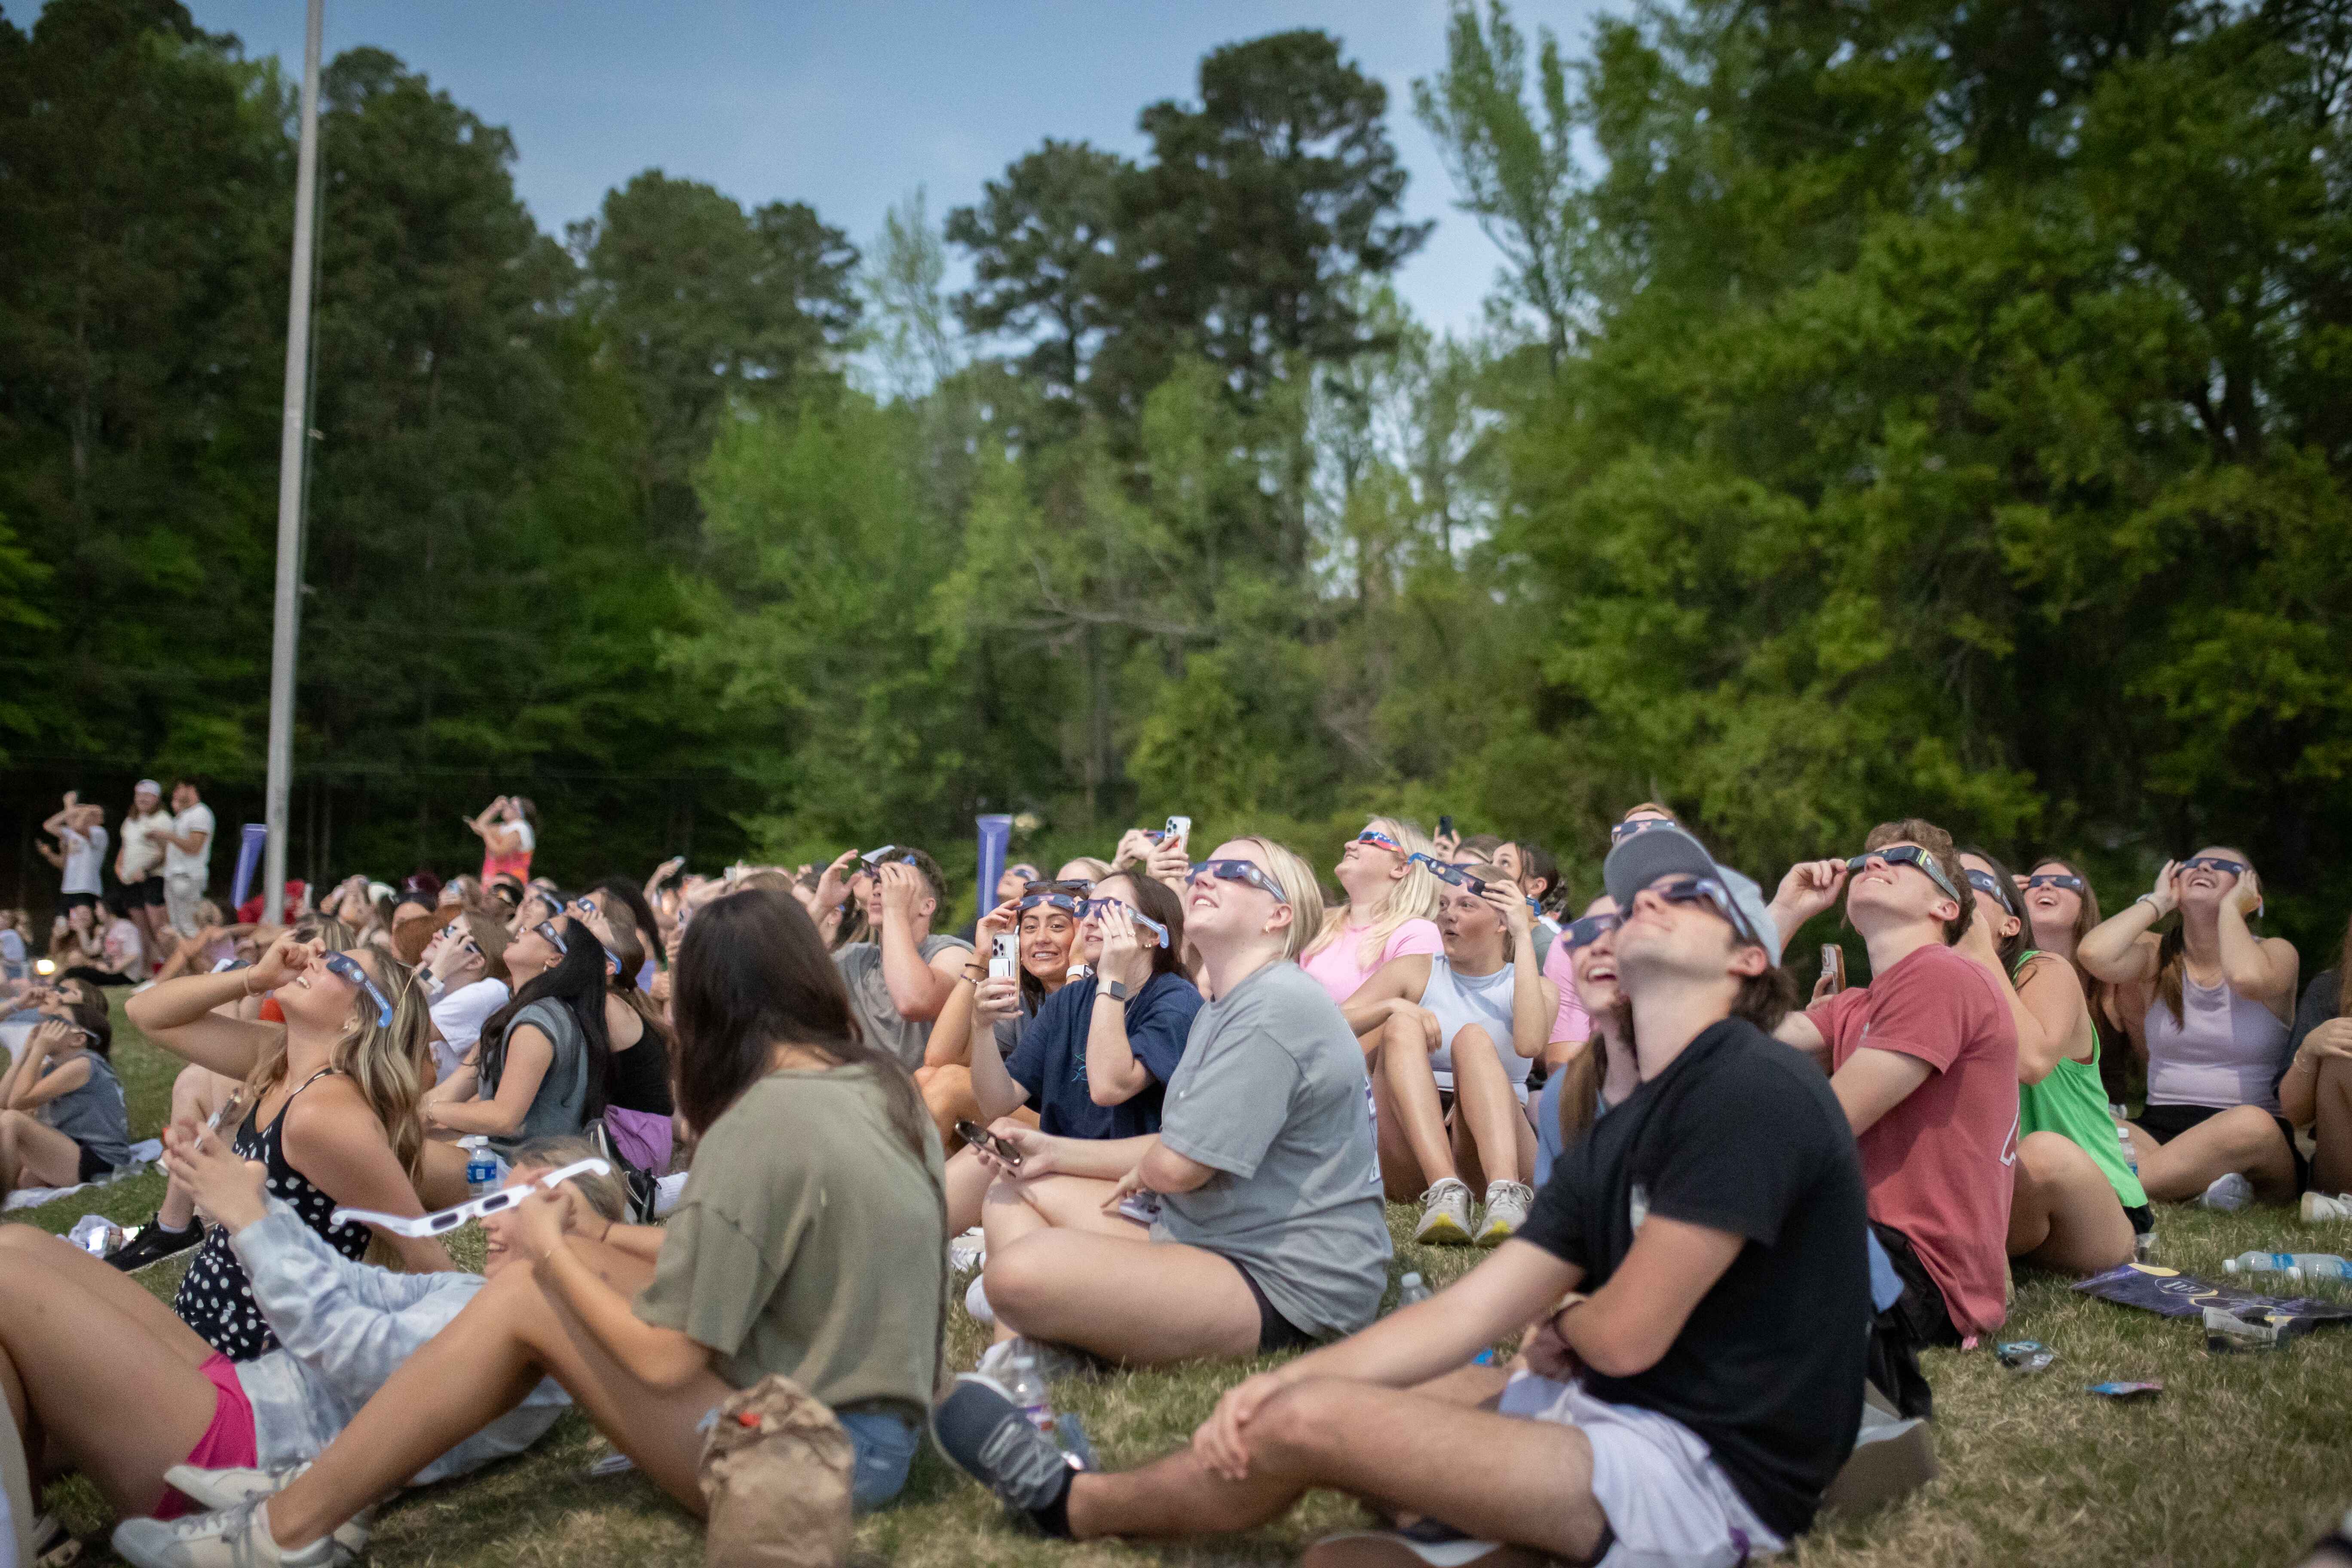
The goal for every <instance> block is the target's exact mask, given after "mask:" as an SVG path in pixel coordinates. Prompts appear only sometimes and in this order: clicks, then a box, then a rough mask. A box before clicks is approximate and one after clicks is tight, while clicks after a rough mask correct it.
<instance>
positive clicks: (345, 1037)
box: [125, 921, 456, 1361]
mask: <svg viewBox="0 0 2352 1568" xmlns="http://www.w3.org/2000/svg"><path fill="white" fill-rule="evenodd" d="M325 927H326V929H328V930H330V931H332V932H333V933H334V940H337V941H341V940H346V933H345V932H344V931H343V928H342V927H341V926H340V925H336V924H335V923H334V922H332V921H328V922H325ZM263 992H270V993H273V994H274V995H273V999H274V1000H275V1001H276V1003H277V1004H278V1012H279V1013H280V1015H281V1016H282V1017H283V1019H284V1021H283V1022H282V1023H275V1024H273V1023H265V1022H262V1021H260V1020H258V1019H254V1020H247V1019H244V1018H238V1017H230V1016H223V1014H222V1013H221V1012H220V1011H219V1009H221V1008H222V1007H223V1006H224V1005H226V1004H232V1003H236V1002H239V1001H241V1000H242V999H243V998H245V997H247V996H249V995H257V994H261V993H263ZM125 1011H126V1012H127V1014H128V1015H129V1016H130V1019H131V1023H133V1024H135V1025H137V1026H139V1028H140V1029H141V1030H142V1032H143V1033H144V1034H145V1035H146V1037H147V1038H148V1039H149V1040H151V1041H152V1042H153V1043H154V1044H155V1045H158V1046H160V1047H163V1049H165V1050H167V1051H170V1052H171V1053H172V1054H173V1055H174V1056H176V1057H180V1058H184V1059H185V1060H187V1061H191V1062H194V1063H195V1064H196V1065H197V1066H199V1067H202V1068H207V1069H209V1070H211V1071H213V1072H216V1073H220V1074H223V1075H225V1076H226V1077H228V1078H232V1079H239V1080H241V1082H240V1087H239V1089H238V1090H237V1092H236V1096H235V1098H234V1102H233V1103H234V1107H235V1108H236V1109H240V1110H242V1111H243V1116H242V1118H241V1120H239V1121H235V1122H233V1123H231V1125H232V1126H233V1127H234V1128H235V1131H234V1133H233V1134H232V1147H233V1148H235V1150H236V1152H237V1154H238V1155H239V1156H241V1157H242V1158H245V1159H248V1160H257V1161H259V1162H261V1163H263V1164H264V1165H266V1166H267V1167H268V1172H269V1181H270V1191H271V1192H273V1193H275V1194H277V1195H278V1197H280V1198H282V1199H284V1200H285V1201H286V1203H287V1204H288V1205H290V1206H291V1207H292V1208H293V1210H294V1212H295V1213H296V1214H298V1215H300V1216H301V1218H302V1220H303V1222H304V1223H305V1224H307V1225H309V1226H310V1227H311V1228H312V1229H313V1230H315V1231H317V1232H318V1233H319V1235H320V1238H321V1239H323V1240H324V1241H325V1242H326V1243H327V1245H328V1246H329V1247H332V1248H333V1249H334V1250H335V1251H336V1252H338V1253H340V1254H341V1256H343V1257H344V1258H350V1259H352V1261H354V1262H356V1261H358V1260H359V1259H360V1258H362V1257H363V1256H364V1255H365V1254H366V1253H367V1251H368V1248H369V1247H370V1245H371V1241H372V1237H371V1236H370V1234H369V1232H368V1230H367V1227H366V1226H359V1225H348V1224H346V1225H338V1224H335V1223H334V1221H333V1212H334V1210H335V1209H336V1208H338V1207H342V1208H362V1209H373V1210H376V1211H378V1212H380V1213H383V1214H394V1215H421V1214H423V1213H424V1212H425V1205H423V1204H422V1203H420V1202H419V1201H418V1199H417V1195H416V1194H417V1192H418V1189H419V1186H420V1184H422V1182H423V1180H424V1164H425V1129H424V1125H423V1123H422V1122H421V1121H419V1120H418V1116H417V1100H418V1099H419V1097H420V1095H421V1093H422V1089H423V1084H422V1081H421V1078H420V1074H421V1073H422V1071H423V1070H424V1064H425V1063H426V1062H428V1061H430V1060H431V1056H430V1049H431V1047H429V1046H428V1045H427V1044H426V1037H425V994H424V988H423V987H421V986H419V985H418V984H416V983H415V979H414V977H413V974H412V972H411V971H410V970H408V969H407V968H406V967H405V966H404V965H403V964H401V963H399V961H398V960H396V959H394V957H393V956H392V955H391V954H390V953H388V952H384V951H383V949H381V948H362V949H359V950H357V951H354V952H331V951H329V947H328V942H327V940H325V939H320V940H317V941H312V942H303V941H301V940H299V937H297V935H296V934H295V933H294V932H292V931H289V932H287V933H286V934H284V935H282V936H280V937H279V938H278V940H277V941H276V942H272V943H271V944H270V947H269V950H268V952H265V953H264V954H263V955H262V957H261V961H260V962H259V963H256V964H254V965H253V966H252V967H251V968H249V969H232V970H228V971H226V972H224V973H219V974H194V975H189V976H187V977H185V978H184V979H179V980H168V981H165V982H164V983H163V984H160V985H157V986H155V987H153V988H152V990H148V991H144V992H142V993H141V994H138V995H136V996H133V997H131V1000H130V1002H129V1004H128V1005H126V1008H125ZM224 1109H225V1110H226V1109H230V1108H229V1107H224ZM384 1245H386V1246H387V1247H390V1248H391V1249H392V1250H393V1251H394V1252H395V1253H397V1254H398V1255H399V1257H400V1259H401V1261H402V1262H403V1263H404V1265H405V1266H406V1267H407V1268H411V1269H413V1270H415V1271H416V1272H419V1273H427V1272H432V1271H435V1270H438V1269H446V1268H455V1267H456V1265H455V1264H454V1263H453V1262H451V1260H450V1258H449V1255H448V1253H447V1252H446V1250H444V1249H443V1247H442V1246H441V1244H440V1242H438V1241H435V1240H429V1239H423V1238H414V1237H397V1238H389V1239H387V1241H386V1242H385V1244H384ZM173 1305H174V1309H175V1310H177V1311H178V1312H179V1314H180V1317H181V1320H182V1321H184V1322H185V1323H186V1324H187V1325H188V1326H189V1327H190V1328H192V1329H194V1331H196V1332H197V1333H198V1334H200V1335H202V1336H203V1338H204V1339H205V1342H206V1343H208V1344H210V1345H211V1346H212V1347H213V1348H214V1349H215V1350H216V1351H219V1352H221V1353H222V1354H223V1355H226V1356H227V1357H229V1358H230V1359H231V1360H233V1361H250V1360H252V1359H253V1358H254V1357H256V1356H257V1355H261V1354H263V1353H265V1352H268V1351H272V1350H275V1349H277V1348H278V1339H277V1335H276V1334H275V1332H274V1331H272V1330H271V1329H270V1327H269V1323H268V1319H266V1318H264V1317H263V1316H262V1314H261V1310H260V1308H259V1306H258V1305H257V1303H256V1302H255V1300H254V1299H253V1289H252V1286H251V1285H250V1283H249V1282H248V1281H247V1279H246V1275H245V1266H244V1265H243V1264H242V1263H240V1262H239V1261H238V1260H237V1257H236V1250H235V1249H234V1248H232V1247H230V1246H229V1242H228V1237H226V1235H224V1234H222V1233H221V1232H220V1230H219V1229H218V1228H217V1227H215V1229H214V1230H213V1231H212V1233H211V1234H210V1235H208V1236H206V1237H205V1239H204V1241H203V1243H202V1244H201V1246H200V1247H199V1250H198V1251H197V1253H196V1257H195V1258H194V1261H193V1262H191V1263H190V1264H189V1266H188V1272H187V1274H186V1276H185V1277H184V1279H182V1280H181V1281H180V1291H179V1295H178V1296H177V1297H176V1298H175V1300H174V1303H173Z"/></svg>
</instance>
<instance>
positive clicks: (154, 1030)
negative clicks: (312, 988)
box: [122, 939, 291, 1078]
mask: <svg viewBox="0 0 2352 1568" xmlns="http://www.w3.org/2000/svg"><path fill="white" fill-rule="evenodd" d="M290 940H291V939H281V940H280V942H278V944H277V945H275V946H273V947H272V948H271V949H270V951H269V952H268V953H266V954H264V955H263V958H262V962H261V963H258V964H256V965H255V966H254V967H253V968H251V969H232V970H230V971H229V972H228V973H226V974H184V975H182V976H181V977H180V978H179V979H177V980H165V981H161V982H158V983H157V984H155V985H153V986H152V987H150V988H149V989H147V990H145V991H142V992H141V993H140V994H138V995H136V996H133V997H131V999H130V1000H129V1001H128V1002H126V1003H124V1004H123V1006H122V1010H123V1013H124V1015H125V1016H128V1017H129V1018H130V1020H131V1022H132V1023H133V1024H136V1025H137V1026H139V1028H140V1031H141V1032H142V1033H143V1034H144V1035H145V1036H146V1037H148V1038H149V1039H151V1040H152V1041H154V1042H155V1043H156V1044H157V1045H159V1046H161V1047H163V1048H164V1049H165V1050H167V1051H169V1052H171V1053H172V1054H173V1056H175V1057H178V1058H181V1059H182V1060H183V1061H191V1062H194V1063H195V1064H196V1065H197V1066H198V1067H200V1068H210V1069H211V1070H212V1071H214V1072H216V1073H221V1074H224V1075H226V1077H229V1078H243V1077H245V1076H246V1075H247V1073H250V1072H251V1071H252V1070H253V1065H254V1063H255V1062H257V1061H258V1060H260V1059H261V1053H262V1052H263V1051H265V1050H267V1049H268V1048H269V1047H271V1046H273V1045H275V1044H276V1043H277V1041H278V1037H279V1036H280V1035H282V1034H283V1033H284V1032H285V1027H286V1026H284V1025H283V1024H265V1023H261V1022H259V1021H254V1022H250V1023H248V1022H247V1021H245V1020H243V1019H240V1018H224V1017H222V1016H220V1015H219V1014H217V1013H215V1012H214V1011H213V1009H214V1008H215V1007H218V1006H222V1005H226V1004H232V1003H237V1002H242V1001H243V1000H244V999H245V998H246V997H247V995H248V994H256V993H259V992H262V991H267V990H269V989H270V988H271V987H272V986H273V985H274V984H277V982H278V980H279V979H280V978H283V977H284V975H285V974H286V973H287V970H286V969H285V967H284V966H283V963H282V962H281V960H280V954H281V952H283V951H284V949H285V948H286V947H287V946H288V945H289V944H290Z"/></svg>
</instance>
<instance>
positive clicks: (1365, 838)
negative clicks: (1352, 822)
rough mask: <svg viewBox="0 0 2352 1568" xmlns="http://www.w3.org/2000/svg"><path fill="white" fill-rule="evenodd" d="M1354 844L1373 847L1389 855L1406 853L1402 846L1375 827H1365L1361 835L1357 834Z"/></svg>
mask: <svg viewBox="0 0 2352 1568" xmlns="http://www.w3.org/2000/svg"><path fill="white" fill-rule="evenodd" d="M1356 842H1357V843H1359V844H1370V845H1374V846H1376V847H1380V848H1382V849H1385V850H1387V851H1388V852H1389V853H1390V854H1391V855H1402V854H1405V853H1406V850H1405V847H1404V846H1403V845H1402V844H1400V843H1398V842H1397V841H1396V840H1395V839H1393V838H1391V837H1389V836H1388V835H1387V834H1385V833H1382V832H1381V830H1380V829H1379V828H1377V827H1367V828H1365V829H1364V830H1363V831H1362V832H1361V833H1359V834H1357V835H1356Z"/></svg>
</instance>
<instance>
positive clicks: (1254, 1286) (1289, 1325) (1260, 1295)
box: [1220, 1254, 1321, 1355]
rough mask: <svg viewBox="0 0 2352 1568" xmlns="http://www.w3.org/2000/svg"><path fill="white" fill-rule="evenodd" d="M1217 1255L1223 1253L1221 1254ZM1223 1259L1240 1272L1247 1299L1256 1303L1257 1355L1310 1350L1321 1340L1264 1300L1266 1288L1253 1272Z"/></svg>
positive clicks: (1231, 1260) (1227, 1259)
mask: <svg viewBox="0 0 2352 1568" xmlns="http://www.w3.org/2000/svg"><path fill="white" fill-rule="evenodd" d="M1220 1256H1223V1255H1222V1254H1220ZM1225 1261H1226V1262H1228V1263H1233V1264H1234V1273H1236V1274H1238V1275H1240V1276H1241V1277H1242V1283H1243V1284H1244V1285H1246V1286H1248V1287H1249V1293H1250V1300H1254V1301H1255V1302H1256V1303H1257V1353H1258V1354H1260V1355H1271V1354H1272V1353H1273V1352H1276V1351H1303V1350H1309V1349H1312V1348H1313V1347H1314V1346H1316V1345H1318V1344H1320V1343H1321V1341H1319V1340H1318V1339H1317V1338H1316V1337H1315V1336H1314V1335H1313V1334H1310V1333H1308V1332H1307V1331H1306V1330H1305V1329H1302V1328H1300V1327H1299V1326H1298V1325H1297V1323H1294V1322H1292V1321H1290V1320H1289V1319H1288V1318H1286V1317H1284V1316H1283V1315H1282V1314H1281V1313H1280V1312H1277V1311H1276V1310H1274V1303H1273V1302H1272V1301H1270V1300H1266V1295H1265V1289H1263V1288H1262V1287H1260V1286H1259V1284H1258V1282H1257V1277H1256V1276H1255V1275H1254V1274H1252V1273H1251V1272H1250V1271H1249V1270H1248V1269H1246V1268H1243V1267H1242V1266H1241V1265H1240V1264H1238V1263H1234V1260H1233V1259H1232V1258H1226V1259H1225Z"/></svg>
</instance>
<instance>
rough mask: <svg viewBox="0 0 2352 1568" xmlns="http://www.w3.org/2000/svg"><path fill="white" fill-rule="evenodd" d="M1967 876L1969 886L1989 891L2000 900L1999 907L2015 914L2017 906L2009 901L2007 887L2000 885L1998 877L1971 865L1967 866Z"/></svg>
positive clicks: (1979, 890) (1985, 891)
mask: <svg viewBox="0 0 2352 1568" xmlns="http://www.w3.org/2000/svg"><path fill="white" fill-rule="evenodd" d="M1968 878H1969V887H1971V888H1974V889H1976V890H1977V891H1978V892H1979V893H1990V894H1991V895H1992V896H1993V897H1994V898H1996V899H1999V900H2000V907H2001V908H2002V909H2005V910H2008V911H2009V912H2010V913H2011V914H2015V913H2016V912H2017V906H2016V905H2015V904H2013V903H2011V902H2010V898H2009V889H2007V888H2004V887H2002V886H2001V885H2000V878H1999V877H1996V876H1994V875H1993V874H1992V873H1991V872H1990V871H1979V870H1978V869H1977V868H1974V867H1973V866H1972V867H1969V868H1968Z"/></svg>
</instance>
